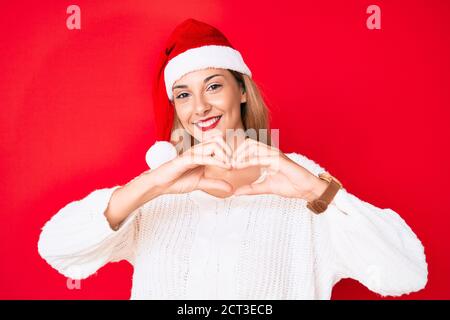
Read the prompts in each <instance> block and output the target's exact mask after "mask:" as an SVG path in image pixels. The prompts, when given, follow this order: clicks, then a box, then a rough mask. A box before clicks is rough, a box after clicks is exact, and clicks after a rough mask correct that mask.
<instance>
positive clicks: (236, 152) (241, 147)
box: [233, 138, 254, 161]
mask: <svg viewBox="0 0 450 320" xmlns="http://www.w3.org/2000/svg"><path fill="white" fill-rule="evenodd" d="M251 140H252V141H254V140H253V139H250V138H246V139H245V140H244V141H242V142H241V144H240V145H239V146H238V147H237V148H236V150H235V151H234V154H233V160H234V161H236V155H237V154H239V153H241V152H242V150H243V149H244V150H245V149H246V148H247V147H248V145H249V144H251V143H252V142H251Z"/></svg>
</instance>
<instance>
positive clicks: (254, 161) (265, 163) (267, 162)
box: [233, 156, 280, 171]
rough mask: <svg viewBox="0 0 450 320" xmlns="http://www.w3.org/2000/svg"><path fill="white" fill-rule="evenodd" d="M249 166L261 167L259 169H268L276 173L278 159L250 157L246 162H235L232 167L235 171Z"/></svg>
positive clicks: (274, 157)
mask: <svg viewBox="0 0 450 320" xmlns="http://www.w3.org/2000/svg"><path fill="white" fill-rule="evenodd" d="M251 166H261V167H270V169H272V170H273V171H278V170H279V167H280V164H279V157H277V156H260V157H251V158H250V159H249V160H247V161H241V162H237V163H235V164H234V165H233V167H234V168H236V169H243V168H248V167H251Z"/></svg>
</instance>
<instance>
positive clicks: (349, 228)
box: [288, 153, 428, 296]
mask: <svg viewBox="0 0 450 320" xmlns="http://www.w3.org/2000/svg"><path fill="white" fill-rule="evenodd" d="M288 156H289V157H290V158H291V159H292V160H294V161H295V162H296V163H298V164H300V165H301V166H303V167H305V168H306V169H308V170H309V171H310V172H312V173H313V174H315V175H316V176H318V174H319V173H321V172H324V171H325V170H324V169H323V168H322V167H321V166H319V165H318V164H316V163H315V162H314V161H312V160H310V159H308V158H306V157H305V156H303V155H299V154H295V153H294V154H289V155H288ZM314 223H315V224H316V225H317V228H318V232H319V234H320V236H319V237H320V242H321V243H322V244H321V245H320V247H321V248H327V249H326V250H328V251H329V252H327V253H324V255H325V256H328V257H331V259H332V262H331V264H332V265H333V273H334V275H333V278H334V283H333V284H335V283H336V282H337V281H339V280H340V279H343V278H352V279H355V280H357V281H359V282H360V283H361V284H363V285H364V286H366V287H367V288H368V289H369V290H371V291H373V292H376V293H378V294H380V295H382V296H400V295H402V294H407V293H411V292H415V291H419V290H421V289H423V288H424V287H425V285H426V283H427V278H428V265H427V262H426V258H425V253H424V247H423V245H422V243H421V241H420V240H419V239H418V238H417V236H416V235H415V233H414V232H413V231H412V230H411V228H410V227H409V226H408V225H407V224H406V222H405V221H404V220H403V219H402V218H401V217H400V216H399V214H397V213H396V212H395V211H393V210H391V209H381V208H378V207H375V206H374V205H372V204H370V203H367V202H365V201H363V200H361V199H359V198H358V197H356V196H355V195H353V194H351V193H349V192H347V191H346V189H345V188H342V189H340V190H339V191H338V193H337V194H336V196H335V198H334V199H333V202H332V203H331V204H330V205H329V206H328V208H327V210H326V211H325V212H323V213H322V214H320V215H315V214H314ZM324 243H326V245H324Z"/></svg>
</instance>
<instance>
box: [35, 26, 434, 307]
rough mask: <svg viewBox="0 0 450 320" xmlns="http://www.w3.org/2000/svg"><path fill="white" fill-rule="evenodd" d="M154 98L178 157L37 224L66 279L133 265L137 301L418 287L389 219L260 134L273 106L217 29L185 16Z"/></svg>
mask: <svg viewBox="0 0 450 320" xmlns="http://www.w3.org/2000/svg"><path fill="white" fill-rule="evenodd" d="M154 100H155V105H154V108H155V115H156V120H157V124H158V127H157V132H158V138H159V139H162V140H163V141H166V143H167V144H169V143H168V141H171V142H172V144H170V146H172V145H173V146H172V148H174V149H176V150H177V152H175V156H172V157H171V158H170V159H169V158H168V159H165V160H164V161H163V163H162V164H160V165H159V166H157V167H156V166H155V167H154V168H151V170H149V171H145V172H143V173H142V174H141V175H139V176H138V177H136V178H134V179H133V180H131V181H130V182H129V183H127V184H126V185H124V186H114V187H112V188H103V189H98V190H94V191H93V192H91V193H90V194H89V195H87V196H86V197H85V198H83V199H81V200H79V201H74V202H72V203H69V204H68V205H66V206H65V207H64V208H62V209H61V210H60V211H59V212H58V213H57V214H56V215H55V216H53V217H52V218H51V219H50V220H49V221H48V222H47V223H46V224H45V226H44V227H43V230H42V233H41V236H40V239H39V243H38V249H39V253H40V255H41V256H42V257H43V258H44V259H45V260H46V261H47V262H48V263H49V264H50V265H51V266H52V267H54V268H55V269H56V270H58V271H59V272H60V273H61V274H63V275H65V276H67V277H69V278H72V279H84V278H87V277H89V276H90V275H92V274H93V273H95V272H96V271H97V270H98V269H99V268H101V267H102V266H104V265H105V264H106V263H108V262H114V261H120V260H127V261H129V262H130V263H131V264H132V265H133V266H134V275H133V287H132V293H131V298H132V299H329V298H330V297H331V291H332V288H333V286H334V285H335V284H336V283H337V282H338V281H339V280H340V279H342V278H353V279H356V280H358V281H359V282H360V283H362V284H363V285H365V286H366V287H367V288H369V289H370V290H372V291H374V292H377V293H379V294H381V295H383V296H386V295H392V296H399V295H401V294H405V293H410V292H413V291H418V290H420V289H422V288H424V286H425V285H426V282H427V275H428V271H427V263H426V259H425V255H424V248H423V246H422V244H421V242H420V240H419V239H418V238H417V237H416V235H415V234H414V232H413V231H412V230H411V229H410V228H409V226H408V225H407V224H406V223H405V221H404V220H403V219H402V218H401V217H400V216H399V215H398V214H397V213H396V212H394V211H392V210H391V209H380V208H377V207H375V206H373V205H371V204H369V203H367V202H364V201H362V200H360V199H359V198H357V197H356V196H354V195H353V194H350V193H348V192H347V191H346V190H345V189H344V188H343V187H342V185H341V184H340V183H339V181H338V180H337V179H336V178H334V177H333V176H332V175H330V174H329V173H327V172H326V171H325V170H324V168H322V167H321V166H319V165H318V164H316V163H315V162H314V161H312V160H310V159H308V158H306V157H305V156H303V155H301V154H299V153H288V154H284V153H283V152H282V151H281V150H279V149H278V148H277V147H275V146H273V145H272V144H271V143H270V136H269V137H264V135H263V134H261V131H260V129H268V111H267V108H266V106H265V104H264V101H263V99H262V98H261V95H260V93H259V91H258V88H257V86H256V85H255V83H254V82H253V81H252V79H251V72H250V70H249V68H248V67H247V66H246V64H245V63H244V61H243V59H242V56H241V55H240V53H239V52H238V51H237V50H236V49H234V48H233V47H232V46H231V44H230V43H229V42H228V40H227V39H226V38H225V36H224V35H223V34H222V33H221V32H220V31H219V30H217V29H215V28H214V27H212V26H209V25H207V24H205V23H202V22H199V21H197V20H193V19H188V20H186V21H185V22H183V23H182V24H180V25H179V26H178V27H177V28H176V29H175V31H174V32H173V34H172V36H171V37H170V38H169V41H168V43H167V45H166V50H165V51H164V53H163V54H162V57H161V61H160V70H159V73H158V75H157V80H156V81H155V84H154ZM249 129H254V130H255V131H254V132H256V136H254V137H253V138H252V137H249V136H248V135H247V134H246V133H245V132H246V131H248V130H249ZM180 130H182V131H183V132H184V133H187V135H184V137H185V138H186V137H188V139H186V140H184V141H183V143H182V144H180V143H179V139H180V137H181V136H180V135H179V132H180ZM229 132H231V133H233V134H234V135H232V139H228V137H229V135H228V133H229ZM242 132H244V134H242ZM236 133H237V134H236ZM266 138H267V139H266ZM158 143H159V142H158ZM155 145H156V144H155ZM180 146H184V147H181V148H180ZM186 146H187V147H186Z"/></svg>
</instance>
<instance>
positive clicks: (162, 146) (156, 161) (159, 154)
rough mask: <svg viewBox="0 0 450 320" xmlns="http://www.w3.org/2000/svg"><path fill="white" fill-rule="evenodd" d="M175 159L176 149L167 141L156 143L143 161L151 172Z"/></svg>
mask: <svg viewBox="0 0 450 320" xmlns="http://www.w3.org/2000/svg"><path fill="white" fill-rule="evenodd" d="M176 157H177V149H175V147H174V146H173V144H171V143H170V142H168V141H156V142H155V143H154V144H153V145H152V146H151V147H150V149H148V151H147V153H146V154H145V161H146V162H147V164H148V166H149V167H150V169H152V170H153V169H156V168H158V167H159V166H160V165H162V164H164V163H166V162H167V161H170V160H172V159H174V158H176Z"/></svg>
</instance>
